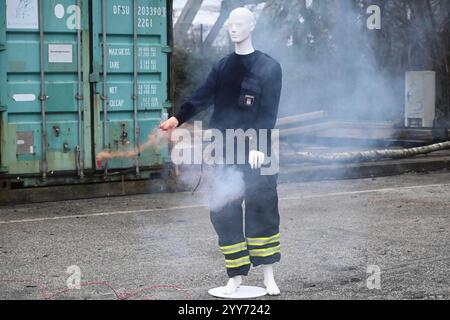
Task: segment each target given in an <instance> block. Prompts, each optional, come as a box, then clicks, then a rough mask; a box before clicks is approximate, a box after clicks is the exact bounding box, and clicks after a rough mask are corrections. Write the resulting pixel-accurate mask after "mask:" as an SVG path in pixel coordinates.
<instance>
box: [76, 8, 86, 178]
mask: <svg viewBox="0 0 450 320" xmlns="http://www.w3.org/2000/svg"><path fill="white" fill-rule="evenodd" d="M77 7H78V8H79V10H80V11H78V12H77V14H78V16H77V21H76V24H77V46H78V93H77V96H76V99H77V102H78V146H77V167H78V176H79V177H80V178H83V177H84V164H83V157H84V156H83V125H82V122H83V111H82V109H83V79H82V75H81V70H82V67H83V65H82V56H81V46H82V41H81V0H77Z"/></svg>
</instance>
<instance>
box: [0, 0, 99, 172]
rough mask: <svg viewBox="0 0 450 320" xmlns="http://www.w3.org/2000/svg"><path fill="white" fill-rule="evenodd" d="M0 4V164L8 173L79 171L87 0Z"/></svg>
mask: <svg viewBox="0 0 450 320" xmlns="http://www.w3.org/2000/svg"><path fill="white" fill-rule="evenodd" d="M2 3H3V5H4V8H2V9H4V10H1V14H2V15H4V17H2V18H3V19H5V28H6V31H4V34H5V46H4V48H5V50H4V51H1V56H0V60H1V63H2V65H1V68H0V70H1V72H4V74H2V77H3V78H0V80H1V85H2V88H1V91H2V94H1V105H2V106H3V107H4V108H5V109H6V110H5V111H4V112H3V113H2V121H3V122H2V125H1V128H2V130H1V139H2V141H1V142H2V143H1V147H2V148H1V159H2V161H1V163H2V165H3V166H6V167H8V172H9V173H11V174H34V173H41V174H42V175H43V176H44V177H46V176H48V175H50V174H51V173H52V172H58V171H70V172H73V173H75V172H76V173H78V175H80V176H81V175H83V170H84V169H86V168H89V167H91V161H92V155H91V144H90V140H91V135H90V100H89V95H90V93H89V30H88V26H89V23H88V22H89V19H88V10H89V4H88V1H87V0H84V1H82V0H40V1H39V0H6V1H2ZM0 39H1V36H0ZM81 57H82V58H81Z"/></svg>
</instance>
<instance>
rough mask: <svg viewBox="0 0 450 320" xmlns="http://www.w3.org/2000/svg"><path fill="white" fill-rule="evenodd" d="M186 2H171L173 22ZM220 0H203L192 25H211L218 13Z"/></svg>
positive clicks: (184, 0) (182, 0)
mask: <svg viewBox="0 0 450 320" xmlns="http://www.w3.org/2000/svg"><path fill="white" fill-rule="evenodd" d="M186 2H187V0H174V1H173V9H174V22H175V21H176V19H177V18H178V17H179V15H180V13H181V10H182V9H183V7H184V5H185V4H186ZM221 3H222V0H204V1H203V4H202V7H201V9H200V11H199V12H198V14H197V16H196V17H195V20H194V25H196V24H205V25H213V24H214V23H215V22H216V20H217V17H218V16H219V12H220V4H221Z"/></svg>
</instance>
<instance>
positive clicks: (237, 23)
mask: <svg viewBox="0 0 450 320" xmlns="http://www.w3.org/2000/svg"><path fill="white" fill-rule="evenodd" d="M227 27H228V32H229V36H230V38H231V40H232V42H233V43H234V44H235V50H234V56H233V57H230V58H227V59H228V60H224V59H222V60H221V61H220V62H219V63H220V65H218V66H217V67H216V66H215V67H214V68H213V71H212V72H211V74H210V75H209V77H208V80H207V81H206V82H205V84H204V85H203V86H202V87H200V88H199V89H198V90H197V92H196V93H195V94H194V95H193V96H192V97H191V98H190V101H189V102H187V103H186V104H185V105H183V106H182V107H181V111H180V112H179V113H178V114H177V115H175V116H174V117H172V118H170V119H169V120H167V121H165V122H164V123H162V124H161V126H160V129H161V130H163V131H170V130H172V129H175V128H176V127H178V126H179V125H180V124H181V123H182V122H185V121H186V120H187V119H188V118H190V117H191V116H192V115H193V114H194V113H197V112H199V111H200V110H201V109H205V108H206V107H207V106H208V104H209V103H210V102H211V101H212V98H213V97H211V95H214V93H215V92H216V91H217V88H216V83H217V78H218V77H219V75H221V73H220V72H219V70H222V69H224V70H226V66H227V64H226V62H224V61H230V59H231V58H233V59H235V60H239V59H245V58H252V59H253V57H254V56H255V55H256V54H257V55H259V56H264V57H263V58H261V59H260V60H257V61H264V64H263V66H271V68H272V69H270V71H269V72H267V73H266V74H267V75H268V76H270V75H271V74H276V75H278V77H277V78H276V79H277V81H275V84H273V81H264V83H270V87H267V88H270V89H271V90H272V89H273V91H272V92H273V93H272V94H271V95H270V96H269V98H268V99H269V100H270V103H266V104H265V105H268V106H270V110H269V111H270V112H264V114H265V116H266V118H267V119H266V118H264V119H263V120H264V121H263V120H258V121H259V122H260V123H258V121H257V120H256V119H255V124H254V127H255V128H256V127H258V128H267V129H273V127H274V125H275V121H276V116H277V112H278V104H279V96H280V91H281V67H280V66H279V64H278V63H277V62H276V61H275V60H273V59H272V58H270V57H269V56H267V55H265V54H263V53H261V52H256V50H255V49H254V47H253V41H252V34H253V32H254V30H255V27H256V20H255V18H254V15H253V13H252V12H251V11H250V10H248V9H246V8H237V9H235V10H233V11H232V12H231V14H230V17H229V19H228V21H227ZM264 59H265V60H264ZM233 61H234V60H233ZM254 63H258V62H254ZM221 68H222V69H221ZM238 69H240V68H238ZM236 70H237V69H236ZM274 70H275V71H276V72H274ZM227 72H229V71H227ZM232 72H233V71H231V73H232ZM244 79H247V78H244ZM262 80H266V79H262ZM269 80H271V79H269ZM241 81H242V80H241ZM220 83H222V82H220ZM219 89H221V88H219ZM222 89H223V88H222ZM215 90H216V91H215ZM256 91H257V92H258V91H259V90H256ZM267 91H269V90H268V89H265V88H264V90H261V92H263V94H266V93H265V92H267ZM216 96H217V95H216ZM246 97H247V96H246ZM251 98H255V100H258V99H259V96H257V95H255V96H251ZM216 99H220V97H219V98H216ZM262 99H263V98H261V100H262ZM251 103H252V104H253V101H251ZM262 105H263V104H262V102H261V104H260V105H259V107H258V108H262ZM216 107H217V104H216ZM194 109H195V111H194ZM197 109H198V110H197ZM216 109H218V108H216ZM233 110H236V112H240V111H238V110H239V109H238V108H236V109H233ZM242 110H249V109H246V108H245V107H244V108H243V109H242ZM250 110H251V109H250ZM215 112H216V110H215ZM219 112H220V111H217V113H219ZM230 112H233V111H230V110H227V113H226V114H225V116H223V115H222V116H221V117H222V118H225V117H227V116H226V115H227V114H229V113H230ZM243 112H244V113H245V112H248V111H243ZM251 112H253V111H251ZM266 114H270V116H267V115H266ZM244 115H245V114H244ZM255 115H256V116H257V117H258V119H260V118H262V116H259V115H258V113H255ZM236 118H239V116H237V117H236ZM214 119H215V118H214V115H213V120H212V122H214ZM216 122H217V123H220V116H217V117H216ZM256 123H258V124H256ZM229 126H230V125H229ZM229 126H228V127H229ZM228 127H227V128H228ZM265 158H266V155H265V154H264V153H263V152H261V151H258V150H249V153H248V165H249V168H251V170H250V171H254V172H256V170H259V169H261V167H262V165H263V163H264V161H265ZM248 176H253V177H256V178H257V176H256V175H255V173H252V172H250V173H248ZM251 179H253V178H251ZM257 179H259V178H257ZM261 181H265V180H261ZM270 181H275V180H274V179H272V180H270ZM256 184H258V185H259V186H260V185H263V184H264V182H257V183H256ZM271 185H272V186H275V190H274V189H273V188H272V189H270V190H269V191H270V192H271V195H270V196H268V197H267V198H268V199H272V200H271V202H272V203H270V206H266V207H269V208H272V211H273V214H274V217H273V219H272V220H273V221H274V222H273V227H271V229H270V231H267V232H266V233H262V234H258V233H255V235H252V237H253V238H248V240H247V243H246V242H245V241H246V240H239V241H244V242H239V243H238V241H237V240H236V241H234V242H233V241H232V240H229V241H230V242H229V243H223V244H221V245H222V247H221V250H222V252H223V253H224V255H227V254H228V255H230V254H235V253H236V252H237V253H238V254H239V251H236V250H239V246H244V247H245V249H242V250H241V251H242V254H245V253H244V250H247V247H246V245H248V246H249V249H248V251H247V252H249V253H248V255H249V256H250V258H251V259H253V260H252V264H253V265H254V266H255V265H262V266H263V271H264V285H265V287H266V291H267V294H269V295H279V294H280V290H279V288H278V286H277V284H276V282H275V277H274V270H273V263H275V262H278V261H279V243H278V242H279V233H278V232H279V231H278V225H279V216H278V198H277V195H276V182H273V183H272V182H271ZM230 187H232V186H230ZM257 187H258V186H257ZM272 194H273V195H272ZM245 202H246V212H247V205H248V207H250V205H252V203H251V201H250V200H245ZM255 202H256V203H257V202H258V201H253V206H254V207H255ZM275 202H276V203H275ZM256 205H257V204H256ZM268 210H271V209H268ZM266 214H268V215H270V214H271V213H270V212H267V213H266ZM224 215H226V214H225V213H221V214H217V215H215V218H214V219H213V224H214V226H215V228H216V231H217V232H218V234H219V235H220V237H221V238H222V239H221V240H223V239H225V237H224V235H225V236H227V234H226V232H223V231H224V230H223V228H222V226H221V223H222V224H227V221H225V222H223V220H224V218H223V216H224ZM254 217H258V215H254ZM268 220H269V221H270V217H269V219H268ZM264 221H265V220H264ZM257 224H258V223H257ZM277 224H278V225H277ZM246 227H247V226H246ZM221 229H222V230H221ZM225 231H227V230H225ZM264 232H265V231H264ZM221 233H223V234H224V235H223V234H221ZM220 237H219V238H220ZM231 238H232V237H228V239H231ZM234 238H236V237H234ZM227 241H228V240H227ZM225 242H226V241H225ZM277 244H278V246H277V247H269V246H272V245H273V246H276V245H277ZM252 246H253V247H252ZM233 249H234V251H233ZM252 249H253V250H252ZM270 250H271V251H273V252H274V253H273V256H269V257H268V258H267V255H268V254H270V253H271V251H270ZM264 251H265V252H266V254H265V255H264V254H262V253H261V252H264ZM255 252H256V253H255ZM267 252H268V254H267ZM252 253H253V256H252V255H251V254H252ZM258 254H259V256H258ZM226 259H227V257H226ZM228 259H234V260H226V261H227V263H234V265H232V264H231V266H230V265H227V268H229V269H227V270H228V274H229V277H230V279H229V281H228V283H227V284H226V285H225V286H224V287H222V289H223V292H224V293H225V294H226V295H232V294H233V293H235V292H236V291H237V290H238V288H239V287H240V286H241V284H242V275H246V273H247V272H248V268H249V267H247V265H245V266H244V268H247V269H245V270H241V271H236V269H232V268H233V267H235V268H237V267H236V266H239V265H238V263H239V262H241V263H242V262H243V261H244V263H245V261H246V259H247V257H246V256H244V257H243V256H237V257H236V256H234V257H232V258H230V257H229V256H228ZM258 259H260V260H258ZM255 260H256V263H255ZM230 261H231V262H230ZM271 261H273V262H271ZM248 264H250V262H248ZM234 274H237V275H234Z"/></svg>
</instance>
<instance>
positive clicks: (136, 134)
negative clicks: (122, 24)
mask: <svg viewBox="0 0 450 320" xmlns="http://www.w3.org/2000/svg"><path fill="white" fill-rule="evenodd" d="M133 20H134V21H133V23H134V28H133V47H134V71H133V73H134V74H133V77H134V92H133V109H134V147H135V148H136V150H138V151H139V152H138V154H137V155H136V157H135V158H134V162H135V166H136V175H138V176H139V173H140V172H139V171H140V170H139V157H140V155H141V152H140V146H139V135H140V128H139V120H138V94H139V92H138V14H137V0H133Z"/></svg>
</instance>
